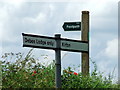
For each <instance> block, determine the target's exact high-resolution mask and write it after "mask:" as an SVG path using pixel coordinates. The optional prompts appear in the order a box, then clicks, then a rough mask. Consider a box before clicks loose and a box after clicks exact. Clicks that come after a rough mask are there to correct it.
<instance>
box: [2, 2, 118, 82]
mask: <svg viewBox="0 0 120 90" xmlns="http://www.w3.org/2000/svg"><path fill="white" fill-rule="evenodd" d="M118 1H119V0H1V1H0V50H1V51H0V53H1V54H3V53H8V52H13V53H17V52H22V53H27V52H28V51H29V50H30V49H31V48H28V47H22V45H23V39H22V33H28V34H36V35H43V36H50V37H54V35H55V34H61V37H63V38H68V39H74V40H81V32H80V31H74V32H67V31H64V29H63V28H62V25H63V24H64V22H78V21H80V22H81V15H82V13H81V12H82V11H86V10H87V11H89V12H90V13H89V15H90V36H89V38H90V47H89V48H90V72H92V70H93V64H92V63H91V60H92V61H95V62H96V64H97V66H98V71H100V72H104V75H105V76H106V75H108V74H109V73H110V74H113V75H114V79H115V81H116V80H117V79H118V78H117V77H118ZM33 55H34V56H35V57H36V58H39V61H38V62H41V63H44V64H45V65H47V64H49V63H50V62H51V61H52V60H54V59H55V52H54V51H53V50H47V49H34V50H33ZM46 55H48V57H47V58H44V57H46ZM61 62H62V68H66V67H68V66H72V67H78V65H81V53H78V52H67V51H62V57H61ZM79 69H80V68H79ZM79 69H77V71H76V72H78V70H79ZM80 71H81V70H80Z"/></svg>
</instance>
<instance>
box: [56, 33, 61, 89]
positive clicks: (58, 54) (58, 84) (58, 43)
mask: <svg viewBox="0 0 120 90" xmlns="http://www.w3.org/2000/svg"><path fill="white" fill-rule="evenodd" d="M55 39H56V49H55V60H56V62H55V65H56V70H55V83H56V88H61V50H60V47H61V41H60V34H55Z"/></svg>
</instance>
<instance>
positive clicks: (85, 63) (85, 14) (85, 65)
mask: <svg viewBox="0 0 120 90" xmlns="http://www.w3.org/2000/svg"><path fill="white" fill-rule="evenodd" d="M81 24H82V27H81V34H82V35H81V39H82V41H87V42H88V52H82V60H81V61H82V62H81V63H82V68H81V69H82V70H81V71H82V74H83V75H88V74H89V11H82V22H81Z"/></svg>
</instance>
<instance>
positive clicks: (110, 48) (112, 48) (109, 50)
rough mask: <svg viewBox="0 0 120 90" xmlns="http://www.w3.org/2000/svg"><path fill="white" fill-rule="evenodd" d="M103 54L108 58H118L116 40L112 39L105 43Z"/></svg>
mask: <svg viewBox="0 0 120 90" xmlns="http://www.w3.org/2000/svg"><path fill="white" fill-rule="evenodd" d="M105 54H106V55H107V56H108V57H110V58H116V57H118V39H113V40H111V41H108V42H107V47H106V49H105Z"/></svg>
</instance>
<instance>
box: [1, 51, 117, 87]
mask: <svg viewBox="0 0 120 90" xmlns="http://www.w3.org/2000/svg"><path fill="white" fill-rule="evenodd" d="M13 57H14V58H13ZM2 59H3V60H2V88H55V61H54V60H53V62H52V63H51V64H49V65H48V66H44V65H42V64H40V63H36V59H35V58H34V57H33V56H32V50H30V51H29V52H28V54H27V55H26V56H25V58H23V55H22V54H21V53H16V54H15V53H5V54H4V55H3V56H2ZM8 59H14V60H16V61H15V62H12V63H11V62H8ZM93 65H94V71H93V72H92V73H91V74H90V75H88V76H83V75H82V73H75V72H74V71H72V69H71V67H68V68H67V69H65V70H63V75H62V76H61V77H62V88H117V84H112V78H110V77H109V78H108V79H107V78H105V77H103V76H102V74H100V73H97V66H96V64H95V62H93Z"/></svg>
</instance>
